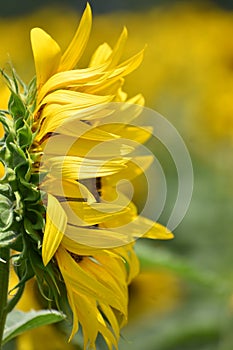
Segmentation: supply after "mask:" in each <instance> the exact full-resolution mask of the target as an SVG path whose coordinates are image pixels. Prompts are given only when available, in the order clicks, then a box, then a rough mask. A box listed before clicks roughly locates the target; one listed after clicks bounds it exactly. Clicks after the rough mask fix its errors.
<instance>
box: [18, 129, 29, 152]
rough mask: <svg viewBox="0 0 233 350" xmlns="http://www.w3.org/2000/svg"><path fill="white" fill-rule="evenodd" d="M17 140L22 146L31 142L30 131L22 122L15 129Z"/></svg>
mask: <svg viewBox="0 0 233 350" xmlns="http://www.w3.org/2000/svg"><path fill="white" fill-rule="evenodd" d="M17 141H18V144H19V145H20V146H21V147H22V148H26V147H28V146H30V145H31V143H32V133H31V130H30V128H29V127H28V125H26V124H24V126H22V127H21V128H20V129H18V130H17Z"/></svg>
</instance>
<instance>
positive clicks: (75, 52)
mask: <svg viewBox="0 0 233 350" xmlns="http://www.w3.org/2000/svg"><path fill="white" fill-rule="evenodd" d="M91 25H92V13H91V7H90V5H89V4H88V3H87V6H86V9H85V11H84V13H83V15H82V18H81V21H80V24H79V27H78V29H77V31H76V33H75V35H74V38H73V40H72V41H71V43H70V45H69V46H68V48H67V49H66V51H65V52H64V54H63V55H62V59H61V64H60V66H59V69H58V71H59V72H60V71H66V70H70V69H73V68H74V67H75V65H76V64H77V63H78V61H79V59H80V57H81V56H82V54H83V52H84V50H85V48H86V45H87V42H88V39H89V36H90V32H91Z"/></svg>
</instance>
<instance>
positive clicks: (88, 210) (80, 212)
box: [61, 200, 130, 226]
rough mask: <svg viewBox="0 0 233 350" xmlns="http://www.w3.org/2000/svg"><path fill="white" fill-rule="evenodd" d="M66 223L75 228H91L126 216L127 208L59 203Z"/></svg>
mask: <svg viewBox="0 0 233 350" xmlns="http://www.w3.org/2000/svg"><path fill="white" fill-rule="evenodd" d="M61 206H62V208H63V209H64V211H65V213H66V215H67V218H68V223H69V224H71V225H77V226H92V225H97V224H100V223H102V222H106V221H108V220H111V219H112V218H115V217H118V216H120V217H121V216H122V215H128V213H129V211H130V210H129V208H128V207H121V206H119V205H114V204H110V203H91V204H90V203H84V202H75V201H73V202H70V201H69V200H68V201H67V202H64V203H61Z"/></svg>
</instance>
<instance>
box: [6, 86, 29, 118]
mask: <svg viewBox="0 0 233 350" xmlns="http://www.w3.org/2000/svg"><path fill="white" fill-rule="evenodd" d="M8 109H9V112H10V114H11V115H12V117H13V118H14V119H18V118H19V117H25V114H26V108H25V105H24V103H23V101H22V100H21V98H20V96H19V95H18V94H16V93H15V92H14V91H12V92H11V96H10V99H9V103H8Z"/></svg>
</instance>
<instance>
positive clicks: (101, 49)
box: [89, 43, 112, 67]
mask: <svg viewBox="0 0 233 350" xmlns="http://www.w3.org/2000/svg"><path fill="white" fill-rule="evenodd" d="M111 53H112V49H111V47H110V46H109V45H108V44H107V43H103V44H102V45H100V46H98V47H97V49H96V51H95V52H94V54H93V55H92V57H91V61H90V63H89V67H94V66H98V65H100V64H102V63H104V62H106V61H107V59H108V58H109V56H110V55H111Z"/></svg>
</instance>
